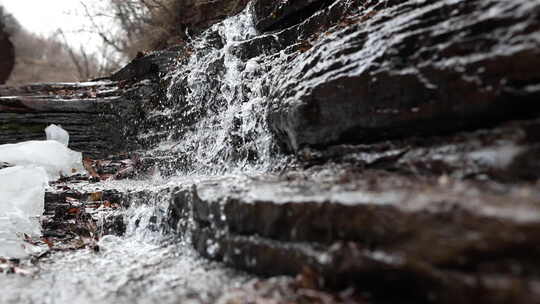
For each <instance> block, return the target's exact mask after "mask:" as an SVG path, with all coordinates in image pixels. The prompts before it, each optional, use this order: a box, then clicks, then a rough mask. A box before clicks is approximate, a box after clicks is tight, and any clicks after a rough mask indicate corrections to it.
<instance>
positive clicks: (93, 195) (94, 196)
mask: <svg viewBox="0 0 540 304" xmlns="http://www.w3.org/2000/svg"><path fill="white" fill-rule="evenodd" d="M102 199H103V192H101V191H98V192H93V193H90V200H92V201H94V202H96V201H101V200H102Z"/></svg>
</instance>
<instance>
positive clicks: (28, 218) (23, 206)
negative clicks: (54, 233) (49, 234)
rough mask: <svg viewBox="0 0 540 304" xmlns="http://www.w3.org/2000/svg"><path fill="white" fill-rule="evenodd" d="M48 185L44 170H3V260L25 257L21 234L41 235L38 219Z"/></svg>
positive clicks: (0, 200)
mask: <svg viewBox="0 0 540 304" xmlns="http://www.w3.org/2000/svg"><path fill="white" fill-rule="evenodd" d="M47 182H48V176H47V172H46V171H45V169H43V168H41V167H36V166H15V167H10V168H6V169H2V170H0V194H1V195H0V205H1V208H0V256H2V257H14V258H20V257H23V256H25V255H26V251H25V250H24V247H23V246H24V244H23V242H22V241H21V237H20V236H21V234H23V233H26V234H28V235H34V236H37V235H40V233H41V230H40V225H39V218H38V217H39V216H40V215H42V214H43V210H44V196H45V187H46V186H47Z"/></svg>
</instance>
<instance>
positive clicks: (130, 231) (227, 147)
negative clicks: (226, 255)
mask: <svg viewBox="0 0 540 304" xmlns="http://www.w3.org/2000/svg"><path fill="white" fill-rule="evenodd" d="M248 11H249V10H246V11H245V12H244V13H242V14H239V15H238V16H235V17H232V18H228V19H226V20H225V21H223V22H221V23H219V24H216V25H215V26H213V27H212V28H211V29H209V30H208V31H206V32H205V33H204V34H203V35H201V36H200V38H197V39H195V40H193V41H192V42H191V44H190V46H189V48H190V53H191V56H190V57H189V59H186V60H187V62H186V61H185V60H184V61H183V62H180V63H179V64H178V66H177V68H176V69H174V70H173V71H172V72H171V73H170V74H169V75H167V76H166V77H165V78H166V79H167V81H168V83H169V86H168V88H167V98H166V99H165V100H162V101H161V104H160V105H159V106H158V107H157V108H156V109H155V110H154V111H153V112H152V113H151V115H150V118H149V120H151V121H154V122H157V123H154V124H153V128H149V130H148V132H147V133H146V134H142V135H141V138H142V139H144V138H154V141H155V142H156V143H157V145H155V148H154V149H153V150H151V151H148V153H149V154H150V155H159V154H160V153H162V154H163V153H171V154H173V155H176V156H180V157H181V161H180V162H176V163H175V164H174V166H173V165H169V166H168V167H167V168H161V170H167V171H168V172H171V171H172V172H173V174H174V175H176V177H174V178H173V179H171V180H169V181H167V180H164V179H163V178H161V177H160V176H159V173H157V174H156V176H154V179H153V180H147V181H138V182H133V183H130V182H124V183H118V184H116V185H110V184H98V185H91V187H93V186H96V187H104V188H111V187H120V188H122V189H121V190H122V191H125V192H129V191H135V190H140V189H141V187H142V188H146V189H148V190H149V191H154V190H156V189H163V188H167V187H170V188H172V187H178V186H179V185H180V186H184V187H188V186H189V185H190V184H195V183H205V181H206V182H208V181H211V182H214V183H217V184H219V183H221V182H220V181H222V180H224V179H225V180H235V181H236V180H238V179H242V176H244V175H246V174H247V175H256V174H259V173H262V172H266V171H268V170H269V168H270V167H272V166H276V162H284V161H285V160H284V158H280V157H276V156H275V155H272V154H273V153H275V147H274V145H273V143H272V138H271V136H270V132H269V130H268V126H267V124H266V121H265V108H266V100H265V97H264V96H265V92H264V90H265V89H264V88H265V84H264V83H265V82H268V81H271V79H269V78H270V77H271V76H268V75H267V74H264V73H263V72H262V71H263V70H265V69H268V67H269V66H271V65H272V64H273V63H275V60H280V59H279V58H277V59H276V58H266V57H264V56H260V57H257V58H253V59H250V60H247V61H243V60H241V59H239V58H238V57H237V55H235V53H234V50H235V48H236V46H237V45H238V44H240V43H242V42H244V41H246V40H249V39H253V38H254V37H256V36H257V32H256V31H255V29H254V27H253V24H252V18H251V16H250V14H249V13H248ZM165 165H166V164H162V166H165ZM196 175H197V176H201V175H202V176H203V177H202V178H201V177H199V178H195V176H196ZM226 176H232V179H228V178H227V177H226ZM168 201H169V200H168V199H167V198H163V197H159V196H156V199H155V200H152V201H147V200H144V201H141V202H133V203H132V204H131V207H130V208H129V209H128V210H126V212H125V215H124V220H125V222H126V223H127V224H128V226H127V232H126V234H125V236H123V237H115V236H104V237H102V238H101V239H100V241H99V243H98V245H99V247H100V251H99V252H97V253H96V252H93V251H92V250H90V249H84V250H79V251H66V252H55V253H51V254H50V255H49V256H48V257H47V258H45V259H42V260H41V261H40V263H39V264H38V265H37V266H28V267H29V268H30V269H31V271H32V274H30V275H26V276H21V275H6V274H0V284H1V285H2V288H1V291H0V302H1V303H95V302H99V303H154V302H157V301H159V302H160V303H178V302H179V301H181V302H187V301H193V302H194V303H198V302H209V301H212V300H213V299H215V298H216V297H217V296H219V294H220V293H222V292H223V291H224V290H227V289H229V288H232V287H235V286H240V285H242V284H243V283H245V282H246V281H247V280H249V279H250V277H249V276H248V275H246V274H242V273H238V272H236V271H233V270H231V269H228V268H226V267H224V266H223V265H221V264H218V263H213V262H209V261H207V260H204V259H202V258H200V257H199V256H198V255H197V254H196V253H195V252H194V251H193V249H191V247H190V246H189V244H186V243H185V242H183V241H182V240H179V239H178V238H175V237H173V236H170V235H166V234H164V233H163V229H162V228H163V227H162V226H163V225H165V216H166V214H165V213H166V212H165V210H167V207H168V206H167V204H168Z"/></svg>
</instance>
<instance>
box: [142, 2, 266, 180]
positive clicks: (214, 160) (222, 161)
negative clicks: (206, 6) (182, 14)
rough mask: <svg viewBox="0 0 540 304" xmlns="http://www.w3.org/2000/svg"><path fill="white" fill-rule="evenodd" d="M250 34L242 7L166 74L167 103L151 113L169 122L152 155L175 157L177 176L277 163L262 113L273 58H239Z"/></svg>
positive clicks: (252, 168) (249, 20)
mask: <svg viewBox="0 0 540 304" xmlns="http://www.w3.org/2000/svg"><path fill="white" fill-rule="evenodd" d="M257 35H258V33H257V31H256V30H255V28H254V25H253V21H252V16H251V14H250V9H249V8H247V9H246V10H244V12H243V13H241V14H239V15H237V16H234V17H231V18H228V19H226V20H224V21H223V22H221V23H218V24H216V25H214V26H213V27H211V28H210V29H209V30H207V31H206V32H205V33H203V34H202V35H201V36H200V37H198V38H197V39H195V40H193V41H191V42H190V44H189V46H188V47H187V49H188V51H187V52H188V53H189V58H188V59H187V62H184V61H181V62H180V63H179V64H178V66H177V68H176V69H174V70H173V71H172V72H171V73H170V74H169V75H167V77H166V79H167V80H168V82H169V86H168V88H167V100H165V101H163V104H164V105H167V106H165V108H161V109H159V110H157V111H155V112H154V113H153V114H151V115H153V116H155V117H158V118H156V119H159V120H161V121H171V123H170V124H169V125H168V126H167V127H166V128H165V129H164V130H161V135H160V136H159V140H158V141H159V142H160V143H159V145H158V147H157V148H156V149H155V150H153V151H151V153H159V152H163V151H167V152H171V153H174V154H176V155H179V156H178V157H179V158H180V159H181V161H179V162H177V163H176V168H173V169H175V170H176V174H177V175H184V174H198V175H200V174H204V175H216V174H222V173H247V172H252V173H255V172H260V171H267V170H268V169H269V168H270V167H272V166H271V163H272V162H276V156H275V155H271V154H272V153H274V151H275V147H274V144H273V142H272V137H271V134H270V131H269V128H268V126H267V122H266V115H265V112H266V106H267V102H266V100H267V97H266V94H265V90H267V86H268V85H267V83H268V82H270V81H269V77H271V76H270V75H269V74H268V73H266V71H268V70H270V69H271V67H272V65H273V64H275V63H276V62H275V58H273V57H271V56H268V57H265V56H259V57H255V58H251V59H249V60H242V59H241V58H240V56H239V54H238V53H237V49H238V48H237V46H238V45H240V44H242V43H244V42H246V41H249V40H250V39H254V38H255V37H257ZM155 135H156V134H144V135H143V137H150V136H155ZM274 167H275V164H274ZM169 169H170V168H169Z"/></svg>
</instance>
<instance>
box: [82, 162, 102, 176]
mask: <svg viewBox="0 0 540 304" xmlns="http://www.w3.org/2000/svg"><path fill="white" fill-rule="evenodd" d="M83 166H84V168H85V169H86V171H88V174H90V176H92V177H97V178H99V174H98V173H97V172H96V169H94V161H93V160H92V159H90V158H88V157H85V158H84V159H83Z"/></svg>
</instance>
